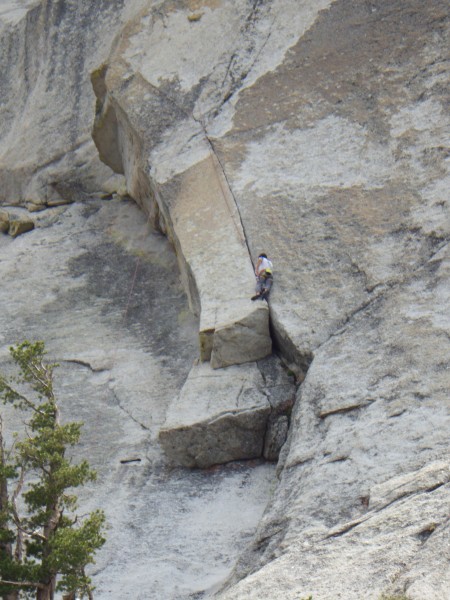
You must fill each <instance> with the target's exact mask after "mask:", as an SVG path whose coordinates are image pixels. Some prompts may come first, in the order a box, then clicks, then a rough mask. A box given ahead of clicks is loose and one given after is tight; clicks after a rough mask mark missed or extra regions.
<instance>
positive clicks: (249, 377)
mask: <svg viewBox="0 0 450 600" xmlns="http://www.w3.org/2000/svg"><path fill="white" fill-rule="evenodd" d="M263 388H264V382H263V380H262V376H261V373H260V372H259V370H258V367H257V366H256V365H255V364H248V365H239V366H237V365H236V366H232V367H229V368H227V369H221V370H219V371H217V370H213V369H212V368H211V366H210V365H209V364H208V363H202V364H199V365H196V366H194V368H193V369H192V370H191V372H190V374H189V377H188V379H187V380H186V383H185V385H184V387H183V389H182V391H181V393H180V395H179V397H178V398H177V399H176V400H175V401H174V402H173V403H172V405H171V406H170V408H169V411H168V413H167V417H166V422H165V424H164V427H163V429H162V430H161V432H160V434H159V440H160V443H161V446H162V447H163V449H164V451H165V453H166V455H167V457H168V459H169V461H170V462H171V463H173V464H175V465H178V466H183V467H200V468H206V467H209V466H211V465H215V464H222V463H226V462H230V461H232V460H241V459H249V458H259V457H260V456H262V452H263V446H264V438H265V433H266V426H267V420H268V417H269V414H270V410H271V408H270V404H269V402H268V400H267V398H266V396H265V395H264V393H263V391H262V390H263Z"/></svg>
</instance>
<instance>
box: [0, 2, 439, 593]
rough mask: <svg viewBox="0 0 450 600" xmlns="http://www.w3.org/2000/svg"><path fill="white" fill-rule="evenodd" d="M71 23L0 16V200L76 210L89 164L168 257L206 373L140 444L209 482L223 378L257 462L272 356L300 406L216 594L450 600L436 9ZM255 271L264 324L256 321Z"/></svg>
mask: <svg viewBox="0 0 450 600" xmlns="http://www.w3.org/2000/svg"><path fill="white" fill-rule="evenodd" d="M78 4H79V3H76V4H75V3H74V4H72V3H70V2H65V3H64V6H66V8H67V10H68V11H69V12H70V11H73V13H72V16H73V17H74V18H73V19H70V20H69V19H65V18H64V16H63V13H62V12H61V11H62V7H63V3H58V2H13V3H8V4H7V5H6V6H7V8H1V9H0V18H1V27H2V30H1V36H2V40H4V42H3V41H2V45H1V48H2V55H1V64H2V75H1V77H2V104H1V106H0V111H1V112H0V115H1V118H0V127H1V129H0V133H1V135H0V148H1V158H0V177H1V182H2V187H1V190H2V191H0V194H2V195H1V198H2V199H3V201H7V202H9V203H23V202H25V201H28V202H30V201H32V202H33V203H39V202H44V203H46V204H49V203H50V204H51V203H52V202H59V201H60V200H61V199H63V200H64V199H67V200H69V201H72V200H77V201H81V200H83V199H84V198H85V196H84V194H85V193H86V190H98V189H100V188H101V182H102V179H106V177H107V176H109V174H110V171H109V170H108V169H107V167H106V166H104V165H102V164H101V162H100V159H101V161H103V162H104V163H106V164H107V165H109V167H111V168H112V169H113V170H114V171H116V172H118V173H121V174H123V175H124V176H125V179H126V185H127V189H128V193H129V194H130V195H131V196H132V197H133V198H134V199H135V200H136V202H137V203H138V204H139V205H140V206H141V207H142V208H143V209H144V211H145V216H143V217H142V218H143V219H144V221H145V220H147V219H148V220H149V221H150V222H151V223H152V224H153V225H154V226H155V227H156V228H158V229H159V230H160V231H162V232H164V233H165V234H166V235H167V236H168V238H169V239H170V241H171V243H172V245H173V247H174V249H175V251H176V256H177V263H178V267H179V269H180V273H181V278H182V282H183V287H184V289H185V290H186V292H187V294H188V298H189V304H190V307H191V309H192V311H193V312H194V313H195V314H196V315H198V327H197V323H196V322H195V323H194V322H193V323H194V325H193V327H194V329H195V333H194V337H195V336H197V341H196V343H194V342H193V338H192V339H191V342H190V343H192V344H193V346H192V348H195V350H193V351H192V359H193V360H194V359H198V361H199V362H196V364H195V365H194V368H193V370H192V371H190V370H189V369H190V365H189V368H187V363H186V365H185V367H183V368H186V370H185V371H183V372H184V373H185V378H183V381H182V382H181V381H180V383H179V386H178V387H177V388H176V389H174V390H173V392H174V393H173V396H172V397H171V399H170V401H168V402H167V403H166V404H165V408H164V410H163V413H164V414H161V415H160V418H159V419H158V426H157V427H155V430H154V431H153V434H154V436H155V439H156V438H157V437H158V435H159V433H160V431H163V432H168V431H169V432H170V434H169V436H171V441H170V442H169V444H173V445H174V447H175V448H176V450H175V451H174V453H175V454H176V455H177V456H180V457H181V458H180V459H179V460H180V462H181V461H182V460H186V461H189V460H190V457H192V456H195V457H197V458H196V459H195V460H197V461H198V460H199V459H198V457H200V461H201V464H202V465H206V464H207V462H204V459H203V457H204V456H205V455H208V454H210V452H209V451H210V450H211V452H212V445H211V439H210V438H209V437H208V433H207V432H208V431H209V430H208V427H207V425H206V423H211V422H212V423H214V425H215V426H217V421H216V416H219V417H220V418H222V415H223V414H227V413H228V412H230V411H231V412H232V411H233V410H235V409H236V408H237V407H238V405H239V402H238V401H237V398H239V391H238V392H236V387H235V383H236V373H237V372H239V373H243V372H245V373H247V375H246V378H245V381H244V383H245V385H243V388H242V389H247V387H249V388H252V386H253V387H254V388H255V390H256V391H255V390H253V392H252V394H253V393H254V396H253V395H252V399H251V400H252V408H253V409H255V411H254V412H255V420H254V421H253V423H252V425H253V432H254V431H255V430H259V431H260V434H259V438H260V442H262V443H260V445H259V446H258V452H259V451H260V450H259V448H267V442H268V439H269V435H268V429H267V427H268V426H269V424H270V422H271V419H272V418H273V417H274V410H273V407H272V405H271V406H270V407H268V404H267V402H266V400H267V399H268V400H269V404H270V393H269V391H270V386H267V381H268V379H267V376H265V377H266V380H264V375H263V373H264V371H263V370H262V369H259V368H258V369H256V367H255V364H254V363H255V361H260V359H262V358H263V357H264V356H266V355H267V354H268V353H270V351H271V347H272V342H273V344H274V347H275V348H276V349H277V351H279V352H280V354H282V355H283V357H284V360H285V361H286V362H287V363H289V366H290V370H291V375H290V377H291V378H293V377H295V378H296V381H297V383H301V385H300V388H299V390H298V393H297V401H296V405H295V407H294V410H293V416H292V421H291V426H290V433H289V437H288V442H287V444H285V446H284V447H283V450H282V456H281V461H280V462H279V466H278V474H279V484H278V486H277V489H276V492H275V493H274V495H273V498H272V500H271V503H270V505H269V507H268V509H267V511H266V513H265V515H264V516H263V518H262V519H261V521H260V524H259V528H258V531H257V533H256V536H255V538H254V540H253V542H252V543H251V544H250V545H249V547H248V548H247V550H246V551H245V552H243V553H242V555H241V558H240V560H239V561H238V564H237V566H236V568H235V570H234V573H233V575H232V577H230V578H229V579H228V581H227V583H226V584H225V585H224V586H223V588H222V590H221V591H216V592H215V593H216V596H217V597H218V598H221V599H223V600H240V599H241V598H246V599H253V598H255V599H256V598H258V600H260V599H261V598H270V600H278V599H280V600H281V599H283V600H286V599H287V598H290V597H292V598H296V599H297V598H303V597H305V598H307V597H308V596H309V595H312V596H313V598H314V600H315V599H316V598H320V599H324V600H335V599H336V598H339V597H342V598H346V600H361V598H363V597H364V598H370V599H373V600H378V599H379V598H380V596H381V595H382V594H388V595H389V594H391V595H394V594H404V593H406V594H407V596H408V597H409V598H411V599H412V600H422V599H423V598H424V597H426V598H433V599H437V600H448V589H449V588H450V581H449V572H448V567H447V562H446V561H447V559H448V554H447V553H446V549H447V548H448V543H449V537H448V536H449V534H448V526H447V528H446V518H447V517H448V501H449V475H448V473H449V454H448V432H449V430H450V421H449V388H450V374H449V361H450V351H449V344H448V339H449V333H450V320H449V319H450V317H449V312H448V306H449V300H450V298H449V296H450V290H449V249H448V248H449V247H448V240H449V233H450V232H449V230H450V217H449V206H448V182H449V175H448V139H449V129H450V123H449V115H448V84H449V72H448V47H449V15H448V5H447V4H448V3H447V2H444V1H443V0H430V1H428V2H422V1H420V0H393V1H392V2H389V3H388V2H383V1H382V0H373V1H371V2H356V3H355V2H354V1H351V0H335V1H331V0H320V1H316V0H314V1H313V0H304V1H301V2H299V1H298V0H279V1H276V0H272V1H269V2H264V3H255V2H242V1H237V0H236V1H233V0H227V1H225V0H211V1H208V2H206V1H205V2H201V1H192V2H175V1H165V2H150V1H145V0H142V1H141V2H140V3H138V2H130V3H128V2H127V3H124V4H125V5H126V6H122V3H119V2H108V3H101V2H99V3H95V7H94V6H91V7H87V6H86V7H84V8H81V7H78V6H77V5H78ZM92 4H94V3H92ZM58 11H59V12H58ZM83 11H84V12H83ZM59 14H60V15H61V19H60V20H59V21H58V19H57V18H56V16H57V15H59ZM67 14H68V13H67ZM50 16H51V18H50ZM82 17H83V18H82ZM46 18H47V19H49V21H48V22H49V27H48V29H45V28H44V29H43V28H42V24H43V23H44V24H45V23H47V21H46V20H45V19H46ZM94 22H95V27H94V26H93V23H94ZM81 24H83V26H81ZM65 28H67V33H65V35H62V33H63V32H65V31H66V29H65ZM25 31H27V36H25ZM39 31H41V32H42V31H46V32H47V34H48V35H42V34H41V35H40V36H39V35H38V33H39ZM119 32H120V35H117V37H115V36H116V34H118V33H119ZM33 36H35V37H36V39H37V41H38V42H39V43H36V44H35V46H34V47H36V48H38V49H39V51H38V52H36V53H34V54H33V53H31V52H30V51H29V50H28V51H27V52H23V53H22V54H20V52H19V49H20V48H25V49H26V48H27V45H26V44H25V43H24V40H25V39H27V40H31V39H33ZM8 40H10V41H8ZM11 40H13V41H11ZM68 40H71V41H70V44H72V45H75V46H74V47H75V48H79V46H77V43H79V44H82V43H84V44H85V46H84V48H85V49H87V50H86V52H85V54H84V55H83V56H84V59H83V61H80V60H78V59H77V60H76V59H75V56H79V54H77V53H76V52H75V53H74V52H73V49H72V52H69V51H68V52H61V51H59V50H60V48H61V47H62V48H64V49H65V48H67V47H69V41H68ZM20 44H22V45H20ZM39 44H40V45H39ZM58 44H59V45H58ZM11 48H17V49H18V50H16V51H15V52H12V50H11ZM52 49H55V51H53V50H52ZM57 50H58V51H57ZM8 53H9V54H8ZM40 57H42V58H40ZM27 61H28V62H27ZM33 61H34V62H33ZM24 64H26V65H27V64H28V68H27V69H24V68H23V65H24ZM80 65H83V68H82V69H80V68H79V67H80ZM90 73H91V74H92V89H91V83H90V82H89V74H90ZM57 74H59V78H58V79H55V78H56V75H57ZM25 75H27V76H25ZM63 75H64V76H63ZM3 81H5V88H4V85H3ZM57 82H59V83H60V86H58V85H56V83H57ZM27 86H28V87H27ZM3 88H4V89H5V90H7V92H6V95H5V96H3ZM58 89H59V93H58V92H57V90H58ZM76 92H77V93H78V94H79V96H76ZM94 92H95V98H96V100H95V98H94ZM3 98H5V101H3ZM75 98H77V100H76V101H75ZM95 105H96V106H95ZM94 115H95V123H94ZM93 124H94V131H93V136H94V140H95V144H96V148H97V149H95V148H94V145H93V142H92V141H91V140H90V133H89V132H90V130H91V127H92V125H93ZM55 132H56V133H57V134H58V135H55ZM97 152H98V156H97ZM66 181H68V183H69V185H68V186H65V185H64V183H66ZM50 184H52V185H50ZM32 235H36V232H35V231H33V232H29V233H24V234H23V235H22V236H20V237H18V238H17V239H16V240H12V239H10V237H5V238H4V239H7V240H8V243H10V244H12V243H14V244H19V243H20V244H22V243H24V242H23V241H22V240H25V239H26V236H32ZM262 251H263V252H266V253H267V254H268V255H269V257H270V258H271V259H272V260H273V262H274V266H275V284H274V288H273V291H272V293H271V298H270V301H269V302H270V304H269V307H268V306H267V305H265V304H264V303H256V304H255V303H251V301H250V299H249V298H250V296H251V294H252V291H253V286H254V280H253V268H252V267H253V265H252V261H253V262H254V260H255V258H256V256H257V255H258V254H259V253H260V252H262ZM17 310H19V309H17ZM269 312H270V333H271V336H269ZM271 338H272V339H271ZM6 343H7V340H5V344H6ZM308 368H309V371H308ZM200 373H201V375H202V377H199V374H200ZM227 378H229V379H228V381H229V385H227V383H226V382H227ZM260 378H262V380H263V381H260ZM208 379H209V380H210V381H211V382H214V381H216V382H217V381H220V385H219V386H218V387H217V388H216V387H215V386H214V383H211V385H209V384H208V383H207V380H208ZM224 382H225V383H224ZM249 382H250V383H249ZM258 386H259V387H258ZM200 388H201V394H200V392H199V389H200ZM224 390H226V391H227V394H225V393H224ZM268 390H269V391H268ZM209 391H211V395H209ZM215 392H217V396H218V397H219V396H220V406H221V407H222V408H220V410H219V411H218V413H217V412H216V413H214V410H215V409H217V408H218V407H217V406H215V405H214V394H215ZM286 393H287V395H289V394H288V392H286ZM192 396H195V398H196V399H197V400H198V399H201V402H200V403H199V404H200V406H206V405H207V407H206V408H205V409H202V410H201V414H200V415H196V411H197V410H198V408H199V407H198V406H196V405H195V404H192V410H188V408H189V406H190V405H191V402H190V401H189V398H191V397H192ZM224 396H225V400H226V404H223V399H224ZM186 399H187V400H188V402H186ZM208 403H209V404H208ZM169 404H170V405H171V406H170V408H168V406H169ZM256 404H257V405H258V406H256ZM177 407H178V409H179V412H177ZM180 407H181V408H182V411H183V412H182V411H181V408H180ZM186 407H187V408H186ZM210 409H212V410H210ZM186 410H187V412H184V411H186ZM166 412H167V419H166ZM181 412H182V415H181ZM237 412H239V411H237ZM244 412H245V411H244ZM288 412H289V411H287V413H288ZM261 413H262V414H263V415H264V419H265V423H266V425H265V426H264V427H260V423H259V422H258V418H260V416H261ZM257 415H259V416H257ZM180 416H183V421H182V422H181V420H180V419H179V417H180ZM284 416H286V415H280V419H279V421H278V425H279V429H280V431H281V430H282V429H283V423H285V421H284V420H283V418H284ZM175 417H176V418H175ZM194 418H196V419H197V420H196V421H195V422H194V421H193V419H194ZM235 422H238V421H237V420H235ZM186 424H188V425H189V427H192V430H191V431H189V432H188V434H187V435H186V437H183V436H181V437H180V436H178V432H179V430H180V427H181V429H182V428H183V427H184V426H185V425H186ZM228 424H229V422H228V421H227V424H226V427H228ZM202 428H204V429H202ZM258 428H259V429H258ZM183 431H184V430H183ZM224 431H228V429H226V428H225V429H224ZM195 432H197V433H199V432H200V434H199V435H196V436H195V440H194V441H192V439H193V438H192V437H190V436H191V435H194V433H195ZM203 432H205V435H203ZM236 433H237V430H236V429H235V430H234V431H233V432H232V434H227V438H228V441H230V440H231V442H232V441H233V439H235V438H234V436H235V434H236ZM163 435H166V433H164V434H163ZM220 435H223V432H222V433H221V434H220ZM220 435H218V436H216V437H220ZM252 435H253V434H252ZM172 436H175V437H176V442H174V441H173V440H174V439H175V438H174V437H172ZM261 436H265V438H264V439H262V440H261ZM213 437H214V436H213ZM275 437H276V436H275ZM162 439H163V438H161V440H162ZM185 439H188V442H185V441H183V440H185ZM180 440H181V442H180ZM202 441H204V442H205V443H204V444H203V445H202ZM258 443H259V442H258ZM180 444H181V445H180ZM183 444H185V446H184V447H183ZM269 445H270V444H269ZM229 446H230V447H234V444H233V443H230V444H229ZM190 450H195V451H193V452H190ZM214 451H215V452H216V455H215V456H219V455H220V451H221V448H220V447H219V448H215V449H214ZM261 452H263V453H264V452H265V450H261ZM224 455H225V454H222V456H224ZM227 456H228V457H229V456H230V455H227ZM233 456H234V455H233ZM196 464H197V466H201V464H200V463H198V462H197V463H196ZM223 576H224V577H226V573H223ZM202 581H203V582H204V580H203V579H202ZM217 581H218V580H217V579H216V580H215V581H214V583H215V584H217ZM206 587H207V586H206V584H205V585H203V587H202V586H201V585H200V587H198V588H196V591H200V590H201V589H205V588H206ZM180 589H181V588H180ZM192 589H193V588H192V587H191V588H190V590H192ZM171 593H172V597H173V598H178V597H180V598H181V597H186V594H185V596H183V594H182V592H179V595H178V596H177V595H176V592H171ZM177 593H178V592H177ZM209 595H212V592H210V594H209ZM169 597H170V596H169Z"/></svg>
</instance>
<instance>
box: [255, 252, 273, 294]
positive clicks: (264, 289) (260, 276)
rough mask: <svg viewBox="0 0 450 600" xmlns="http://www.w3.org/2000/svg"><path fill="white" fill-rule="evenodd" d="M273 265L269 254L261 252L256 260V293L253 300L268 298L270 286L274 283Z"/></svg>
mask: <svg viewBox="0 0 450 600" xmlns="http://www.w3.org/2000/svg"><path fill="white" fill-rule="evenodd" d="M272 269H273V265H272V262H271V261H270V260H269V259H268V258H267V254H264V253H263V254H260V255H259V256H258V260H257V262H256V267H255V275H256V294H255V295H254V296H252V300H257V299H258V298H259V299H261V300H267V298H268V296H269V293H270V288H271V287H272V283H273V271H272Z"/></svg>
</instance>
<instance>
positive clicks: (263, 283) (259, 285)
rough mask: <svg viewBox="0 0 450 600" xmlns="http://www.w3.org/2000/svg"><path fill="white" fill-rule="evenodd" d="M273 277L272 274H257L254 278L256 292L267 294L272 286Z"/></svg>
mask: <svg viewBox="0 0 450 600" xmlns="http://www.w3.org/2000/svg"><path fill="white" fill-rule="evenodd" d="M272 283H273V277H272V275H269V276H267V275H259V276H258V277H257V278H256V293H257V294H265V295H266V296H268V294H269V292H270V288H271V287H272Z"/></svg>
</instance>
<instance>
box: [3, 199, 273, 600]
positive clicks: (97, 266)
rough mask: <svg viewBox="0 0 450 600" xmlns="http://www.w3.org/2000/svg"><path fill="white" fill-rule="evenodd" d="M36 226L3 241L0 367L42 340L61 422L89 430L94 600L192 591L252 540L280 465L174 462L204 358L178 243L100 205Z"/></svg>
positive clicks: (131, 209)
mask: <svg viewBox="0 0 450 600" xmlns="http://www.w3.org/2000/svg"><path fill="white" fill-rule="evenodd" d="M14 211H15V212H16V213H17V214H19V213H20V212H21V210H20V209H19V208H15V209H14ZM23 212H24V213H25V214H28V213H27V211H26V210H25V209H23ZM33 218H34V219H35V220H36V227H35V229H34V230H33V231H31V232H29V233H26V234H24V235H21V236H19V237H17V238H15V239H13V238H12V237H11V236H9V235H6V234H0V281H1V285H0V306H1V311H0V371H1V372H2V373H3V372H5V371H8V370H9V369H10V367H11V361H10V358H9V352H8V347H9V346H10V345H11V344H14V343H17V342H20V341H22V340H24V339H30V340H37V339H43V340H45V342H46V347H47V350H48V353H49V359H50V360H55V361H57V362H58V363H59V364H60V367H59V368H58V369H56V370H55V389H56V391H57V395H58V399H59V400H60V404H61V412H62V417H63V419H72V420H77V421H79V420H81V421H83V422H84V427H83V429H82V436H81V444H80V446H79V447H78V448H77V456H76V457H75V458H76V459H81V458H86V459H87V460H88V461H89V462H90V463H91V465H92V466H93V467H94V468H95V469H96V470H97V472H98V480H97V482H95V483H94V484H92V485H90V486H88V487H87V488H86V489H85V490H84V492H83V494H82V495H81V506H80V510H79V512H80V514H84V513H86V512H88V511H89V510H93V509H94V508H99V507H101V508H103V509H104V510H105V512H106V517H107V522H108V530H107V535H106V537H107V542H106V545H105V546H104V548H103V549H102V551H101V552H100V553H99V554H98V556H97V561H96V565H95V566H94V568H93V570H92V571H91V573H92V575H93V580H94V585H95V586H96V590H95V598H96V599H98V600H102V599H105V600H106V599H111V598H130V597H132V598H136V599H141V600H148V599H150V600H161V598H180V599H181V598H185V599H187V598H191V597H192V596H194V597H195V595H196V594H198V593H199V592H201V591H202V590H205V589H208V588H209V587H211V586H214V585H217V584H218V583H220V582H221V581H222V580H223V579H224V578H225V577H226V576H227V575H228V574H229V573H230V570H231V569H232V567H233V564H234V563H235V561H236V558H237V556H238V554H239V552H240V549H241V547H242V546H243V545H246V544H247V543H248V542H249V541H250V539H251V536H252V534H253V533H254V530H255V527H256V524H257V522H258V520H259V518H260V517H261V515H262V512H263V510H264V508H265V505H266V503H267V498H268V496H269V494H270V489H271V486H272V485H273V481H274V470H275V466H274V465H271V464H263V463H262V462H261V461H252V462H247V463H233V464H232V465H230V466H222V467H221V468H220V469H219V468H215V469H211V470H208V471H205V472H201V471H195V472H191V471H188V470H185V469H173V468H171V469H168V468H167V466H166V460H165V458H164V457H163V456H162V453H161V449H160V446H159V444H158V440H157V438H158V433H159V431H160V429H161V427H162V426H163V424H164V421H165V415H166V411H167V409H168V407H169V405H170V403H171V401H172V399H173V398H174V397H176V396H177V395H178V394H179V392H180V390H181V388H182V385H183V383H184V380H185V379H186V377H187V376H188V374H189V371H190V368H191V366H192V362H193V357H194V356H195V355H196V353H197V348H196V334H197V328H198V323H197V320H196V319H195V318H194V317H193V315H192V313H190V311H189V309H188V303H187V298H186V296H185V294H184V292H183V288H182V285H181V282H180V278H179V273H178V270H177V262H176V257H175V255H174V252H173V250H172V248H171V247H170V244H169V242H168V241H167V239H166V238H164V237H163V236H162V235H161V234H158V233H156V232H155V231H153V230H152V229H151V228H150V227H149V226H148V224H147V223H146V222H145V220H144V219H143V218H142V212H141V211H140V210H139V209H138V207H137V206H136V205H135V204H134V203H133V202H130V201H120V200H118V199H116V200H114V199H113V200H110V201H100V200H98V199H97V200H91V201H89V202H87V203H84V204H81V203H75V204H72V205H70V206H64V207H56V208H51V209H47V210H44V211H41V212H39V213H35V214H33ZM133 280H134V283H133ZM219 372H220V371H217V373H219ZM214 373H216V371H215V372H214ZM0 410H1V413H2V419H3V427H4V428H6V429H7V430H8V431H9V432H10V433H11V432H12V431H21V430H22V429H23V416H22V415H21V414H19V413H18V412H17V411H7V409H6V408H5V407H4V406H3V405H1V406H0Z"/></svg>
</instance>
